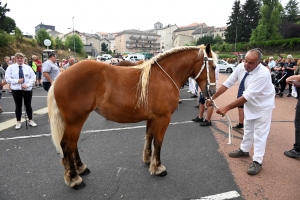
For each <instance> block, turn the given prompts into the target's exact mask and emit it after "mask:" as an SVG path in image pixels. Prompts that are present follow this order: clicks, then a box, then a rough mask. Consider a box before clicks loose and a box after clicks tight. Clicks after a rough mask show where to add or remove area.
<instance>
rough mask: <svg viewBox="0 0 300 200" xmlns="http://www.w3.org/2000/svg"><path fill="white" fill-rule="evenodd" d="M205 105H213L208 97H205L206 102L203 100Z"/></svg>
mask: <svg viewBox="0 0 300 200" xmlns="http://www.w3.org/2000/svg"><path fill="white" fill-rule="evenodd" d="M205 105H206V106H207V107H209V106H212V105H213V102H212V101H211V100H210V99H207V100H206V102H205Z"/></svg>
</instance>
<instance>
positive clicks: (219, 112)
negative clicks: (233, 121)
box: [216, 107, 228, 117]
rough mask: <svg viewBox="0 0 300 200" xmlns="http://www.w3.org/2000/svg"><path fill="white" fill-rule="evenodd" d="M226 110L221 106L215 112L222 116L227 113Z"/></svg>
mask: <svg viewBox="0 0 300 200" xmlns="http://www.w3.org/2000/svg"><path fill="white" fill-rule="evenodd" d="M227 111H228V108H227V107H221V108H219V109H218V110H217V111H216V113H218V114H220V115H222V117H223V116H224V115H225V114H226V113H227Z"/></svg>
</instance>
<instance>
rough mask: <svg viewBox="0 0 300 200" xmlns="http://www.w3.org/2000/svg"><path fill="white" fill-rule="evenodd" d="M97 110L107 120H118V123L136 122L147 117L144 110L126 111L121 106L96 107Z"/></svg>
mask: <svg viewBox="0 0 300 200" xmlns="http://www.w3.org/2000/svg"><path fill="white" fill-rule="evenodd" d="M95 112H97V113H98V114H99V115H101V116H102V117H104V118H106V119H107V120H110V121H114V122H118V123H135V122H140V121H144V120H146V119H147V117H146V114H145V113H143V112H138V111H137V110H135V109H132V110H131V111H128V110H127V111H126V110H124V109H122V108H121V107H120V108H116V109H114V108H110V109H100V108H96V109H95Z"/></svg>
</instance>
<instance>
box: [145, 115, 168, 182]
mask: <svg viewBox="0 0 300 200" xmlns="http://www.w3.org/2000/svg"><path fill="white" fill-rule="evenodd" d="M170 119H171V117H170V116H169V117H163V118H159V119H154V120H153V122H152V123H151V127H149V130H151V132H152V131H153V132H152V134H153V135H154V142H153V144H154V149H153V152H152V156H151V163H150V168H149V172H150V174H156V175H157V176H166V175H167V171H166V168H165V166H163V164H161V160H160V150H161V146H162V143H163V140H164V136H165V132H166V130H167V128H168V126H169V123H170Z"/></svg>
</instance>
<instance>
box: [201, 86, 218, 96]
mask: <svg viewBox="0 0 300 200" xmlns="http://www.w3.org/2000/svg"><path fill="white" fill-rule="evenodd" d="M215 93H216V86H215V85H210V86H209V89H208V90H205V91H202V95H203V97H204V98H205V99H207V98H210V97H212V96H213V95H214V94H215Z"/></svg>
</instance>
